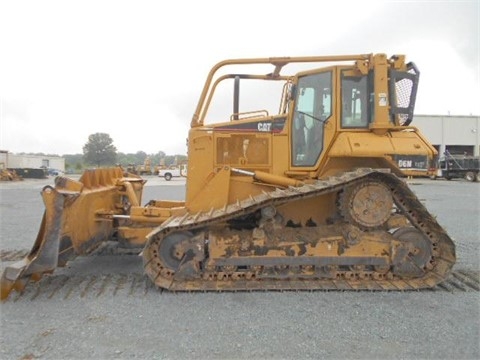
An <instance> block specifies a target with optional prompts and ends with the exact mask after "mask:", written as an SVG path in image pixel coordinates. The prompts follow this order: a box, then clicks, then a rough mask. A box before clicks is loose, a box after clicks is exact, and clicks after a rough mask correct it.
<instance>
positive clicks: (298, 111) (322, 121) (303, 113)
mask: <svg viewBox="0 0 480 360" xmlns="http://www.w3.org/2000/svg"><path fill="white" fill-rule="evenodd" d="M297 113H299V114H302V115H307V116H308V117H309V118H312V119H313V120H317V121H319V122H321V123H323V124H325V123H326V122H327V120H328V118H327V119H325V120H323V119H320V118H317V117H315V116H313V115H310V114H308V113H306V112H303V111H300V110H297Z"/></svg>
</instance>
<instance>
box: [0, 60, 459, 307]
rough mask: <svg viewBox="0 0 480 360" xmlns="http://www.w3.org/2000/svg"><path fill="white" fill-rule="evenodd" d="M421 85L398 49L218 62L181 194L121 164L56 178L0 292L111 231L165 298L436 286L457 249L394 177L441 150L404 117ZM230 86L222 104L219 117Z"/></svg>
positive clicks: (195, 123)
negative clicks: (223, 87)
mask: <svg viewBox="0 0 480 360" xmlns="http://www.w3.org/2000/svg"><path fill="white" fill-rule="evenodd" d="M322 64H323V65H322ZM272 65H273V69H272V68H271V66H272ZM287 65H288V67H289V68H291V67H294V68H296V71H294V72H293V73H290V74H284V73H283V71H284V70H285V67H286V66H287ZM267 66H268V70H267V71H263V72H262V71H261V70H260V69H261V68H264V67H267ZM306 66H308V68H306ZM319 66H321V67H319ZM300 67H302V68H301V69H300ZM226 68H230V69H235V72H234V73H231V72H228V71H223V72H219V70H220V69H223V70H226ZM239 68H241V69H245V68H247V69H250V70H254V71H250V72H247V73H244V72H237V69H239ZM268 71H269V72H268ZM267 72H268V73H267ZM418 78H419V71H418V69H417V68H416V66H415V65H414V64H413V63H406V62H405V57H404V56H403V55H398V56H392V57H390V58H388V57H387V56H385V55H384V54H376V55H373V54H364V55H351V56H321V57H282V58H258V59H240V60H226V61H223V62H220V63H218V64H217V65H215V66H214V67H213V68H212V70H211V71H210V73H209V75H208V78H207V81H206V83H205V86H204V89H203V91H202V93H201V96H200V100H199V103H198V106H197V108H196V110H195V113H194V115H193V119H192V122H191V129H190V131H189V137H188V176H187V183H186V196H185V201H181V202H180V201H161V200H151V201H149V202H148V203H146V205H144V206H141V194H142V189H143V184H144V180H142V179H141V178H140V177H138V176H136V175H132V174H127V173H124V172H123V171H122V170H121V169H120V168H112V169H99V170H92V171H87V172H85V173H84V174H83V175H82V177H81V178H80V180H79V181H74V180H71V179H68V178H65V177H57V178H56V180H55V186H54V187H51V186H47V187H46V188H45V189H44V190H43V193H42V194H43V199H44V202H45V206H46V210H45V215H44V219H43V222H42V225H41V229H40V231H39V235H38V237H37V240H36V242H35V245H34V247H33V249H32V251H31V252H30V254H29V255H28V256H27V257H26V258H25V259H24V260H23V261H20V262H18V263H15V264H13V265H11V266H9V267H7V268H6V269H5V271H4V273H3V276H2V298H6V297H7V296H8V293H9V292H10V291H11V290H12V289H17V290H21V289H22V288H23V287H24V286H25V284H26V283H27V282H28V280H29V279H31V278H33V279H38V278H40V277H41V275H42V274H43V273H48V272H52V271H53V270H54V269H55V268H56V267H57V266H61V265H64V264H65V263H66V261H68V260H70V259H71V258H72V256H74V255H78V254H86V253H89V252H91V251H92V250H94V249H95V248H96V247H98V246H99V244H101V243H102V242H103V241H106V240H112V239H113V240H118V241H119V242H125V243H128V244H130V245H132V244H133V245H138V246H140V247H143V250H142V252H141V254H142V256H143V264H144V271H145V273H146V275H147V276H148V277H149V278H150V279H151V281H153V282H154V283H155V284H156V285H157V286H158V287H161V288H164V289H169V290H173V291H196V290H201V291H230V290H231V291H236V290H278V289H342V290H346V289H354V290H358V289H369V290H374V289H375V290H398V289H400V290H407V289H422V288H430V287H434V286H435V285H436V284H438V283H440V282H442V281H443V280H444V279H445V278H446V277H447V275H448V274H449V272H450V270H451V268H452V266H453V264H454V263H455V246H454V244H453V242H452V240H451V239H450V237H449V236H448V235H447V233H446V232H445V231H444V230H443V229H442V227H441V226H440V225H439V224H438V223H437V221H436V220H435V218H434V217H433V216H432V215H430V214H429V212H428V211H427V210H426V208H425V207H424V206H423V205H422V204H421V203H420V201H419V200H418V199H417V197H416V196H415V195H414V194H413V192H412V191H411V190H410V189H409V187H408V186H407V184H406V182H405V181H404V180H402V179H401V178H400V177H402V176H403V172H402V171H403V170H404V167H405V166H412V164H414V166H415V167H417V168H419V167H420V168H423V169H425V170H428V169H429V167H430V166H431V165H433V163H434V160H435V157H436V155H437V152H436V150H435V149H434V148H433V147H432V146H431V145H430V143H429V142H428V141H427V139H426V138H425V137H424V136H422V134H421V133H420V132H419V131H418V129H416V128H415V127H413V126H410V122H411V121H412V118H413V110H414V104H415V97H416V92H417V86H418ZM225 82H227V83H228V82H230V83H231V85H233V86H232V87H231V88H230V87H227V89H232V90H231V91H232V96H231V98H232V105H233V110H231V109H232V108H230V107H229V110H228V113H227V115H225V116H217V115H215V112H214V111H210V110H211V109H210V108H211V106H210V105H211V103H212V99H213V97H214V94H215V93H216V92H219V91H218V90H217V88H219V85H220V84H224V83H225ZM257 82H260V83H261V84H262V87H260V88H259V89H260V90H259V91H256V92H255V91H252V86H251V85H252V84H255V83H257ZM240 83H242V94H241V95H242V96H240ZM244 84H245V85H244ZM265 84H268V85H273V84H274V85H275V86H272V88H267V87H266V85H265ZM244 86H245V89H247V91H243V90H244ZM274 89H275V90H277V92H276V93H274V91H273V90H274ZM271 95H273V96H275V97H274V99H275V103H276V105H275V111H274V112H271V111H269V110H268V109H266V107H267V106H268V105H269V104H270V103H271V97H272V96H271ZM223 99H225V97H223ZM240 100H241V101H240ZM244 100H248V101H251V102H252V103H253V104H254V105H253V106H255V107H254V108H248V109H247V108H246V107H245V106H244ZM223 103H224V101H223ZM241 106H242V108H241ZM212 107H213V106H212ZM240 108H241V110H242V111H241V110H240ZM212 114H213V115H212ZM215 120H217V121H215ZM218 120H220V122H219V121H218ZM432 167H433V166H432Z"/></svg>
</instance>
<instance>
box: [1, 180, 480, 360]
mask: <svg viewBox="0 0 480 360" xmlns="http://www.w3.org/2000/svg"><path fill="white" fill-rule="evenodd" d="M51 182H52V180H51V179H50V180H49V181H47V183H51ZM410 184H411V188H412V189H413V191H414V192H415V193H416V194H417V195H418V197H419V198H420V199H422V201H424V203H425V204H426V206H427V208H428V209H429V210H430V212H431V213H432V214H434V215H436V216H437V219H438V221H439V222H440V224H441V225H442V226H444V228H445V229H446V230H447V231H448V232H449V234H450V235H451V236H452V238H453V239H454V241H455V242H456V245H457V258H458V261H457V264H456V265H455V268H454V269H457V270H459V271H473V272H475V271H477V272H478V271H479V259H480V246H479V239H478V237H479V236H478V235H479V219H480V210H479V200H480V195H479V190H480V184H474V183H467V182H464V181H450V182H447V181H441V180H437V181H431V180H413V181H410ZM43 185H45V181H44V180H25V181H23V182H21V183H20V182H19V183H1V184H0V226H1V243H0V244H1V246H0V249H1V250H6V249H29V248H30V247H31V246H32V244H33V241H34V239H35V236H36V233H37V230H38V226H39V224H40V218H41V214H42V212H43V205H42V203H41V198H40V195H39V191H40V189H41V188H42V186H43ZM144 194H145V195H144V202H146V201H148V200H150V199H153V198H156V199H171V200H175V199H182V198H183V194H184V182H183V181H182V180H181V179H175V180H172V181H171V182H169V183H166V182H165V181H164V180H162V179H157V178H153V177H152V178H151V179H149V182H148V183H147V186H146V188H145V192H144ZM5 265H7V263H5V262H3V263H2V268H3V267H4V266H5ZM62 274H65V275H66V276H75V275H76V274H78V275H82V274H83V275H85V274H87V275H88V274H97V275H98V276H100V277H101V276H104V277H103V279H104V280H105V279H107V278H108V276H111V275H112V274H115V276H116V278H115V279H116V280H115V281H117V282H118V283H117V285H116V286H113V287H112V286H109V287H106V288H103V287H102V286H103V285H102V284H105V282H103V283H102V282H101V281H100V282H97V283H95V284H94V285H92V287H91V289H90V291H83V292H82V289H85V287H84V286H83V285H82V286H80V285H79V286H77V287H75V286H71V287H70V288H67V287H63V288H60V290H59V291H58V293H55V294H53V293H50V294H45V293H42V292H41V287H37V288H35V286H33V285H32V286H31V287H29V288H28V291H27V293H26V295H23V296H13V297H11V298H10V299H9V300H8V301H7V302H5V303H2V304H1V305H0V311H1V327H0V330H1V336H0V357H1V358H2V359H33V358H44V359H91V358H97V359H128V358H139V359H157V358H158V359H161V358H171V359H318V358H325V359H479V358H480V346H479V342H480V334H479V324H480V302H479V291H475V290H469V291H462V290H459V289H450V290H451V291H447V290H442V291H421V292H391V293H383V292H299V293H296V292H256V293H244V292H241V293H216V294H212V293H205V294H203V293H195V294H186V293H180V294H172V293H168V292H159V291H158V290H156V289H154V288H152V287H151V286H149V285H148V284H147V283H145V282H143V281H142V280H141V279H142V278H141V259H140V258H139V257H137V256H91V257H86V258H77V259H76V260H75V261H73V262H72V263H71V264H70V265H69V266H67V267H66V268H64V269H59V270H58V271H56V272H55V275H56V276H57V278H56V279H57V280H59V281H60V280H61V279H62ZM88 276H90V275H88ZM122 276H123V278H122ZM132 277H133V279H134V281H133V282H132V281H130V280H131V279H132ZM44 279H45V278H44ZM120 279H127V280H128V281H127V282H126V284H127V285H128V286H127V288H122V286H120V285H119V284H121V283H122V281H120ZM135 279H137V280H138V279H140V280H138V281H137V282H135ZM43 281H44V280H42V282H43ZM87 286H88V284H87ZM35 289H37V290H35ZM117 290H118V291H117ZM38 291H39V292H40V293H39V292H38Z"/></svg>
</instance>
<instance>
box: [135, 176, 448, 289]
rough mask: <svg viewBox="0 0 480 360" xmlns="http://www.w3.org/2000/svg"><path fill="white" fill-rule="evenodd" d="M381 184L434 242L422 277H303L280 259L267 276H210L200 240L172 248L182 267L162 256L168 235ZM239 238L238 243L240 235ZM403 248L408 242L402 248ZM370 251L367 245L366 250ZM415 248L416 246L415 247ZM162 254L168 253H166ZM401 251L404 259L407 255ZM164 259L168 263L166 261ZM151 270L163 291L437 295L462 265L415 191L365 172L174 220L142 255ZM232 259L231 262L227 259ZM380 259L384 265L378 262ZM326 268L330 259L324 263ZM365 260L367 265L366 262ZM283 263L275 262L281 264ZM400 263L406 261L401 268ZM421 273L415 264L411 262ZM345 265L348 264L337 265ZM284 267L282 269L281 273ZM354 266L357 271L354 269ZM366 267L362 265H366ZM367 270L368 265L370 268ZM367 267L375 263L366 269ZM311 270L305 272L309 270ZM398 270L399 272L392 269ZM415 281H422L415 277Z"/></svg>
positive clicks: (246, 272)
mask: <svg viewBox="0 0 480 360" xmlns="http://www.w3.org/2000/svg"><path fill="white" fill-rule="evenodd" d="M372 181H373V182H375V181H380V182H382V183H383V184H385V186H386V187H387V188H388V189H390V191H391V194H392V198H393V201H394V203H395V206H396V208H397V210H398V211H399V212H400V213H401V215H402V216H404V217H406V218H407V219H408V221H409V223H410V225H411V226H413V227H415V228H416V229H417V230H418V231H419V232H421V234H422V236H423V237H424V238H425V239H428V240H427V241H428V242H429V245H428V248H430V249H431V250H430V251H431V254H430V256H429V258H428V259H427V260H428V263H425V264H422V265H424V269H423V270H422V271H421V272H418V271H412V272H411V273H408V272H406V270H405V266H403V267H400V266H399V265H401V264H402V263H397V264H396V266H397V268H398V269H400V270H401V271H400V270H397V272H395V266H392V268H391V269H390V270H388V269H387V271H385V268H384V267H382V265H383V264H382V263H375V262H373V261H372V263H371V264H369V265H372V266H374V271H369V272H366V271H363V270H362V269H357V268H355V267H354V268H352V269H348V270H345V269H340V268H336V267H335V266H333V267H332V266H331V265H332V264H335V262H334V261H333V260H331V262H330V265H329V266H330V267H328V268H327V269H326V270H325V269H322V271H320V272H319V271H313V272H312V269H310V268H309V267H308V266H310V265H311V263H309V264H306V263H300V264H301V265H302V266H304V267H302V268H301V269H300V272H298V269H297V268H296V266H297V265H298V264H294V263H292V264H293V265H290V264H289V263H283V264H282V262H281V256H278V257H277V258H276V260H275V257H273V258H272V259H271V260H272V261H273V262H272V263H268V262H267V261H266V262H265V263H264V264H263V265H261V267H262V269H260V270H259V269H258V268H254V266H259V264H260V263H259V262H258V259H259V258H257V262H256V263H251V262H250V263H249V262H248V260H249V259H251V258H252V257H248V256H246V257H245V259H246V261H245V264H243V265H244V266H242V269H241V270H238V271H237V269H234V268H232V266H240V265H239V264H240V263H238V262H237V263H232V264H230V263H228V264H227V263H225V264H223V265H228V266H229V267H225V268H219V267H218V266H216V264H214V265H215V268H208V267H207V266H205V269H201V268H200V263H204V260H205V257H207V256H208V255H207V254H204V253H207V251H206V247H207V245H205V243H204V242H203V239H202V237H201V236H197V237H195V236H193V237H192V238H191V239H190V240H188V241H183V242H182V241H180V240H179V241H178V244H177V243H172V244H169V246H171V247H172V249H173V250H172V253H171V258H172V259H174V258H176V259H178V261H177V263H175V262H171V261H170V262H167V263H166V262H165V254H166V250H165V249H162V241H163V239H164V238H166V237H167V236H168V235H169V234H172V233H174V232H176V231H181V232H183V233H186V232H192V233H193V234H196V233H198V232H199V231H200V230H202V231H203V230H205V229H207V230H208V229H214V228H215V225H216V224H222V223H224V222H226V221H228V220H231V219H234V218H237V217H239V216H245V215H247V214H252V213H253V212H254V211H257V210H259V209H261V208H265V207H266V206H278V205H282V204H285V203H287V202H291V201H297V200H300V199H306V198H309V197H315V196H321V195H324V194H329V193H332V192H338V191H340V190H342V189H344V188H345V187H347V186H349V185H352V184H360V185H361V184H363V183H368V182H372ZM235 236H236V235H235ZM399 243H400V245H402V243H401V242H399ZM362 244H365V243H362ZM412 246H413V245H412ZM159 249H161V250H159ZM399 249H400V250H401V251H403V252H404V254H399V255H398V257H399V258H401V259H406V260H403V261H407V260H408V261H410V260H409V257H410V255H411V254H410V253H409V252H410V251H414V250H416V249H413V248H412V249H410V248H408V246H403V248H402V246H400V247H399ZM401 251H399V253H400V252H401ZM160 253H162V254H163V255H161V254H160ZM143 256H144V267H145V272H146V274H147V275H148V276H149V277H150V279H152V281H153V282H154V283H155V284H156V285H157V286H159V287H163V288H166V289H169V290H173V291H212V290H216V291H238V290H261V289H263V290H290V289H293V290H295V289H298V290H300V289H324V290H326V289H331V290H339V289H341V290H362V289H363V290H372V289H379V290H416V289H423V288H432V287H435V286H436V285H438V284H440V283H441V282H443V281H444V280H445V279H446V278H447V276H448V275H449V272H450V270H451V267H452V266H453V264H454V263H455V247H454V244H453V242H452V240H451V239H450V237H449V236H448V235H447V234H446V233H445V231H444V230H443V229H442V227H441V226H440V225H439V224H438V223H437V222H436V220H435V219H434V218H433V217H432V216H431V215H430V214H429V213H428V211H427V210H426V209H425V207H424V206H423V205H422V204H421V203H420V202H419V200H418V199H417V198H416V196H415V195H414V194H413V193H412V191H411V190H410V189H409V188H408V186H407V185H406V184H405V183H404V182H403V181H401V180H400V179H398V178H397V177H396V176H394V175H392V174H388V173H382V172H378V171H374V170H370V169H362V170H357V171H354V172H349V173H345V174H344V175H342V176H340V177H333V178H330V179H328V180H321V181H316V182H315V183H313V184H308V185H304V186H302V187H299V188H293V187H290V188H287V189H284V190H281V189H277V190H275V191H273V192H270V193H268V192H265V193H263V194H260V195H257V196H254V197H253V196H252V197H250V198H249V199H246V200H243V201H238V202H237V203H234V204H230V205H226V206H224V207H223V208H221V209H211V211H208V212H202V213H200V212H199V213H196V214H185V215H184V216H181V217H177V218H172V219H171V220H170V221H168V222H166V223H164V224H163V225H162V226H161V227H160V228H159V230H158V232H157V233H155V234H154V235H151V236H150V238H149V240H148V242H147V245H146V248H145V250H144V252H143ZM230 256H231V254H230V255H228V254H225V255H224V257H225V259H228V258H229V257H230ZM377 259H381V258H379V257H377ZM323 260H325V259H323ZM364 260H365V258H364ZM275 261H276V262H275ZM399 261H400V260H399ZM410 262H411V263H412V266H415V262H412V261H410ZM338 263H341V261H338ZM278 264H281V265H278ZM352 264H355V263H352ZM360 264H362V262H360ZM363 264H365V262H363ZM367 264H368V262H367ZM305 265H306V266H305ZM393 265H395V264H393ZM412 274H414V275H415V277H412V276H411V275H412Z"/></svg>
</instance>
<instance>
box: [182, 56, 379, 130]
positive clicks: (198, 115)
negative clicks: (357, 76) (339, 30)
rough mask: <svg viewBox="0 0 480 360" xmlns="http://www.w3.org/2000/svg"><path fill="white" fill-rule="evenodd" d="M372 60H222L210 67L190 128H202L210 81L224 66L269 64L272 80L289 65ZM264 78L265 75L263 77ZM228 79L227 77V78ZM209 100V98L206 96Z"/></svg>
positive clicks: (319, 57)
mask: <svg viewBox="0 0 480 360" xmlns="http://www.w3.org/2000/svg"><path fill="white" fill-rule="evenodd" d="M371 58H372V54H359V55H329V56H300V57H270V58H251V59H231V60H224V61H221V62H219V63H217V64H216V65H215V66H213V67H212V69H211V70H210V72H209V73H208V76H207V80H206V81H205V85H204V87H203V90H202V93H201V95H200V99H199V101H198V104H197V107H196V109H195V113H194V114H193V116H192V121H191V124H190V125H191V127H192V128H193V127H198V126H202V125H203V122H204V118H205V114H206V109H207V108H208V105H209V101H208V102H205V99H207V96H208V95H209V93H211V92H212V90H213V89H214V88H215V86H214V87H213V88H212V86H211V85H212V81H213V78H214V76H215V73H216V72H217V71H218V70H219V69H220V68H222V67H224V66H231V65H261V64H271V65H273V66H274V67H275V68H274V71H273V72H272V73H270V74H268V76H269V77H270V78H272V79H277V78H278V77H280V71H281V69H282V68H283V67H284V66H285V65H287V64H290V63H320V62H342V61H366V60H369V59H371ZM264 76H265V75H264ZM227 77H229V76H227ZM208 97H209V98H211V94H210V96H208Z"/></svg>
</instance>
